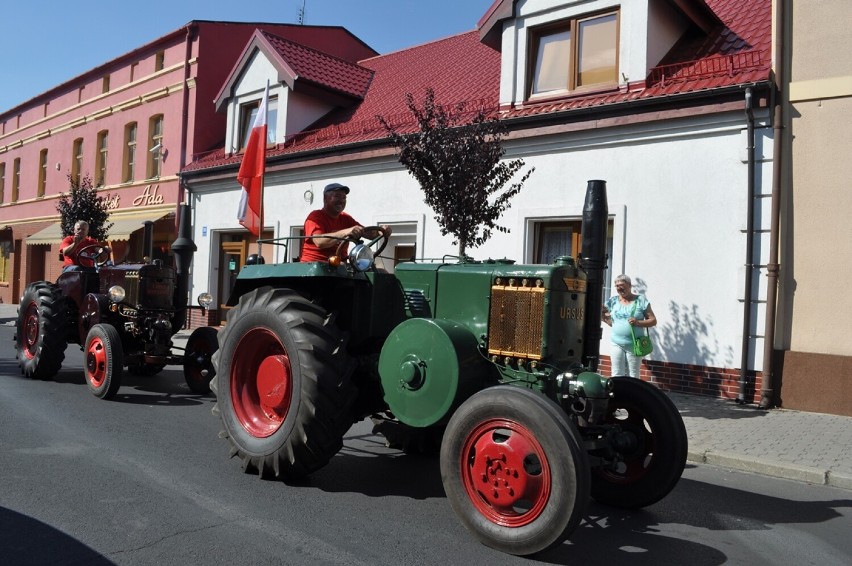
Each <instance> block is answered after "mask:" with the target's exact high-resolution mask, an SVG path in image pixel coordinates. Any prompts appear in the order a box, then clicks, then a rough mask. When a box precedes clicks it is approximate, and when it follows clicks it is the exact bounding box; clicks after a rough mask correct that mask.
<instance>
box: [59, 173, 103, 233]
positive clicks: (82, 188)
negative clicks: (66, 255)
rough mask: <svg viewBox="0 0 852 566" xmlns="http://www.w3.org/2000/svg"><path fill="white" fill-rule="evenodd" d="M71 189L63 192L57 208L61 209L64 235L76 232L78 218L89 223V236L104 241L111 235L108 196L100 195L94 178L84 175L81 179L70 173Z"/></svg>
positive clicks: (69, 182)
mask: <svg viewBox="0 0 852 566" xmlns="http://www.w3.org/2000/svg"><path fill="white" fill-rule="evenodd" d="M68 184H69V185H70V186H71V190H70V191H69V192H68V193H67V194H66V193H62V195H61V196H60V197H59V202H58V203H57V204H56V210H57V211H59V214H60V216H61V223H62V236H63V237H65V236H68V235H70V234H73V233H74V224H75V223H76V222H77V221H78V220H85V221H86V222H88V223H89V236H91V237H92V238H94V239H96V240H98V241H99V242H103V241H105V240H106V239H107V236H108V235H109V230H110V228H112V222H110V223H107V218H108V217H109V212H107V197H108V196H109V195H107V197H103V196H99V195H98V191H97V189H95V187H94V185H93V184H92V178H91V177H90V176H89V175H84V176H83V177H82V178H81V179H80V180H79V181H78V180H77V178H76V177H75V176H74V175H68Z"/></svg>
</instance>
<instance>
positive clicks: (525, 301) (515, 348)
mask: <svg viewBox="0 0 852 566" xmlns="http://www.w3.org/2000/svg"><path fill="white" fill-rule="evenodd" d="M508 283H509V284H508V285H501V284H500V281H499V280H498V281H497V282H496V284H495V285H492V287H491V314H490V316H489V319H488V353H489V354H493V355H500V356H511V357H514V358H526V359H532V360H540V359H541V358H542V335H543V332H544V296H545V290H544V287H543V286H542V282H541V281H540V280H537V281H535V282H532V281H529V280H526V279H523V280H520V281H516V280H514V279H510V280H509V282H508Z"/></svg>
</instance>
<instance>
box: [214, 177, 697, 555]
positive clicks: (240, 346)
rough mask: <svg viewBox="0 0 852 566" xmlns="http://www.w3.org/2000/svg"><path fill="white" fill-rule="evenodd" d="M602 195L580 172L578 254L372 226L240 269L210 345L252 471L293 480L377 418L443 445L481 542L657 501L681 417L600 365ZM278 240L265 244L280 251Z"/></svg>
mask: <svg viewBox="0 0 852 566" xmlns="http://www.w3.org/2000/svg"><path fill="white" fill-rule="evenodd" d="M606 219H607V206H606V188H605V183H604V182H603V181H590V182H589V186H588V189H587V192H586V204H585V210H584V218H583V250H582V253H581V261H580V265H577V264H576V263H575V262H574V260H573V259H572V258H570V257H561V258H558V259H557V260H556V261H555V262H554V263H553V264H552V265H516V264H514V263H513V262H512V261H509V260H488V261H473V260H470V259H468V258H465V259H464V260H463V261H453V262H449V261H446V260H442V261H435V262H405V263H400V264H399V265H397V266H396V268H395V273H393V274H390V273H386V272H383V271H381V270H377V269H376V268H375V267H374V263H373V258H374V256H375V255H378V254H379V253H381V250H382V249H383V248H384V246H385V245H386V244H387V237H386V235H385V234H383V233H381V230H380V229H378V228H377V227H373V229H378V230H379V232H380V235H379V236H378V237H377V238H375V239H374V240H372V241H370V242H367V243H359V244H358V245H356V246H354V247H353V249H352V250H351V252H350V253H349V254H348V256H347V257H346V258H345V259H343V258H339V257H338V256H333V257H332V258H331V260H330V261H329V262H327V263H323V262H315V263H289V264H275V265H267V264H265V263H262V262H260V261H259V262H257V263H254V264H252V265H246V266H245V267H244V268H243V269H242V270H241V272H240V273H239V276H238V278H237V280H236V284H235V287H234V294H233V296H232V298H231V300H230V304H232V305H234V308H233V309H232V310H231V311H230V312H229V314H228V320H227V324H226V326H225V327H224V328H223V330H222V331H220V333H219V349H218V351H217V352H216V353H215V354H214V355H213V364H214V367H215V375H216V377H215V378H214V379H213V381H212V382H211V388H212V390H213V392H214V393H215V395H216V396H217V403H216V406H215V408H214V410H213V412H214V414H217V415H219V416H220V418H221V419H222V423H223V425H224V434H223V435H222V436H223V437H226V438H227V439H228V441H229V442H230V444H231V445H232V446H231V453H232V454H233V455H236V456H238V457H239V458H240V460H241V461H242V466H243V469H244V470H245V471H247V472H252V473H258V474H260V475H261V476H264V477H268V476H272V477H278V478H282V479H298V478H303V477H305V476H307V475H309V474H311V473H312V472H314V471H316V470H318V469H320V468H321V467H323V466H324V465H326V464H327V463H328V462H329V460H330V459H331V458H332V457H333V456H334V455H335V454H336V453H337V452H338V451H339V450H340V449H341V447H342V442H343V437H344V434H345V433H346V432H347V430H348V429H349V428H350V427H351V426H352V425H353V424H354V423H356V422H358V421H360V420H363V419H365V418H368V417H370V418H372V419H373V420H374V422H375V423H376V424H377V429H378V430H380V431H381V432H383V433H384V434H385V436H386V437H387V438H388V439H389V441H390V442H393V443H394V445H397V446H400V447H401V448H403V449H404V450H406V451H419V450H424V449H426V450H428V449H429V448H430V447H435V448H436V451H439V453H440V467H441V476H442V480H443V484H444V489H445V491H446V493H447V497H448V499H449V501H450V504H451V506H452V508H453V510H454V511H455V513H456V514H457V516H458V517H459V519H460V520H461V521H462V523H463V524H464V525H465V527H467V529H468V530H469V531H470V532H471V533H472V534H473V535H474V536H475V537H476V538H477V539H479V540H480V541H481V542H482V543H484V544H486V545H488V546H491V547H493V548H496V549H498V550H501V551H503V552H507V553H511V554H517V555H529V554H534V553H537V552H541V551H543V550H546V549H548V548H551V547H553V546H555V545H558V544H560V543H561V542H563V541H564V540H565V539H566V538H567V537H568V536H569V535H570V534H571V532H572V531H573V530H574V529H575V528H576V527H577V525H578V524H579V523H580V520H581V518H582V517H583V513H584V511H585V509H586V505H587V502H588V500H589V497H590V496H591V497H592V498H594V499H595V500H597V501H599V502H602V503H605V504H609V505H613V506H616V507H623V508H639V507H644V506H647V505H651V504H653V503H655V502H656V501H658V500H660V499H662V498H663V497H665V496H666V495H667V494H668V493H669V492H670V491H671V490H672V489H673V488H674V486H675V485H676V484H677V482H678V480H679V479H680V476H681V474H682V473H683V469H684V465H685V462H686V455H687V437H686V430H685V428H684V424H683V420H682V419H681V417H680V414H679V413H678V411H677V409H676V408H675V406H674V405H673V403H672V402H671V401H670V400H669V398H668V397H667V396H666V395H665V394H664V393H663V392H661V391H660V390H659V389H657V388H656V387H655V386H654V385H651V384H649V383H646V382H643V381H641V380H638V379H631V378H628V377H613V378H606V377H603V376H602V375H600V374H599V373H596V369H597V364H598V357H599V345H600V339H601V336H602V333H601V320H600V316H601V303H602V300H601V299H602V287H603V271H604V269H605V268H606V254H605V241H606ZM286 240H287V239H286V238H285V239H281V240H272V241H271V242H272V243H273V244H279V245H286V244H287V242H286Z"/></svg>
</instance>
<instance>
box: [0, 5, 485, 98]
mask: <svg viewBox="0 0 852 566" xmlns="http://www.w3.org/2000/svg"><path fill="white" fill-rule="evenodd" d="M492 1H493V0H304V4H305V21H304V23H306V24H312V25H337V26H343V27H345V28H347V29H348V30H349V31H351V32H352V33H353V34H355V35H356V36H358V37H359V38H360V39H361V40H362V41H364V42H365V43H366V44H367V45H369V46H370V47H372V48H373V49H375V50H376V51H378V52H379V53H389V52H392V51H396V50H399V49H403V48H405V47H411V46H414V45H419V44H421V43H426V42H428V41H432V40H435V39H440V38H442V37H447V36H450V35H455V34H457V33H461V32H464V31H470V30H472V29H475V28H476V22H477V21H478V20H479V18H480V17H482V15H483V14H485V12H486V10H488V8H489V7H490V6H491V4H492ZM302 3H303V0H277V1H276V0H273V1H265V0H228V1H226V0H172V1H164V0H153V1H145V0H137V1H136V2H115V1H108V0H75V1H73V2H55V3H54V2H35V1H33V0H24V1H14V2H11V3H7V4H6V7H5V8H4V10H3V16H4V17H3V23H2V28H0V53H2V57H3V64H2V65H0V85H2V86H0V111H4V110H8V109H10V108H12V107H14V106H17V105H18V104H21V103H22V102H25V101H26V100H29V99H30V98H32V97H34V96H36V95H38V94H41V93H43V92H45V91H47V90H49V89H50V88H52V87H54V86H56V85H59V84H61V83H63V82H65V81H67V80H69V79H72V78H74V77H76V76H77V75H79V74H81V73H84V72H86V71H88V70H90V69H92V68H94V67H97V66H98V65H100V64H102V63H105V62H107V61H109V60H111V59H114V58H115V57H118V56H119V55H122V54H124V53H127V52H128V51H132V50H133V49H135V48H136V47H139V46H140V45H143V44H145V43H148V42H149V41H153V40H154V39H157V38H159V37H161V36H163V35H166V34H167V33H169V32H171V31H174V30H176V29H178V28H180V27H181V26H183V25H184V24H186V23H187V22H189V21H191V20H222V21H235V22H249V21H252V22H258V21H262V22H280V23H297V21H298V17H299V11H300V9H301V7H302Z"/></svg>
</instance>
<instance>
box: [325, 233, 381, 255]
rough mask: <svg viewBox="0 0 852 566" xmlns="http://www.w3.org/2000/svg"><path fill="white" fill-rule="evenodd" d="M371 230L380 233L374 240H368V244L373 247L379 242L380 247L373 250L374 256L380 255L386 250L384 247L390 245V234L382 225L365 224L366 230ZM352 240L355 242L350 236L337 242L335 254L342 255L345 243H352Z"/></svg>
mask: <svg viewBox="0 0 852 566" xmlns="http://www.w3.org/2000/svg"><path fill="white" fill-rule="evenodd" d="M369 231H374V232H378V233H379V235H378V236H376V237H375V238H373V239H372V240H370V241H369V242H367V245H368V246H371V247H372V246H374V245H377V244H378V248H376V249H375V250H373V256H375V257H379V255H380V254H381V253H382V252H383V251H384V249H385V248H386V247H387V245H388V235H387V233H386V232H385V229H384V228H382V227H381V226H365V227H364V232H369ZM351 242H353V240H350V239H348V238H345V239H342V240H340V243H339V244H337V251H336V252H335V254H334V255H336V256H338V257H340V250H341V249H343V246H344V245H346V244H347V243H351ZM355 242H357V240H355ZM344 259H345V258H344Z"/></svg>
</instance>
